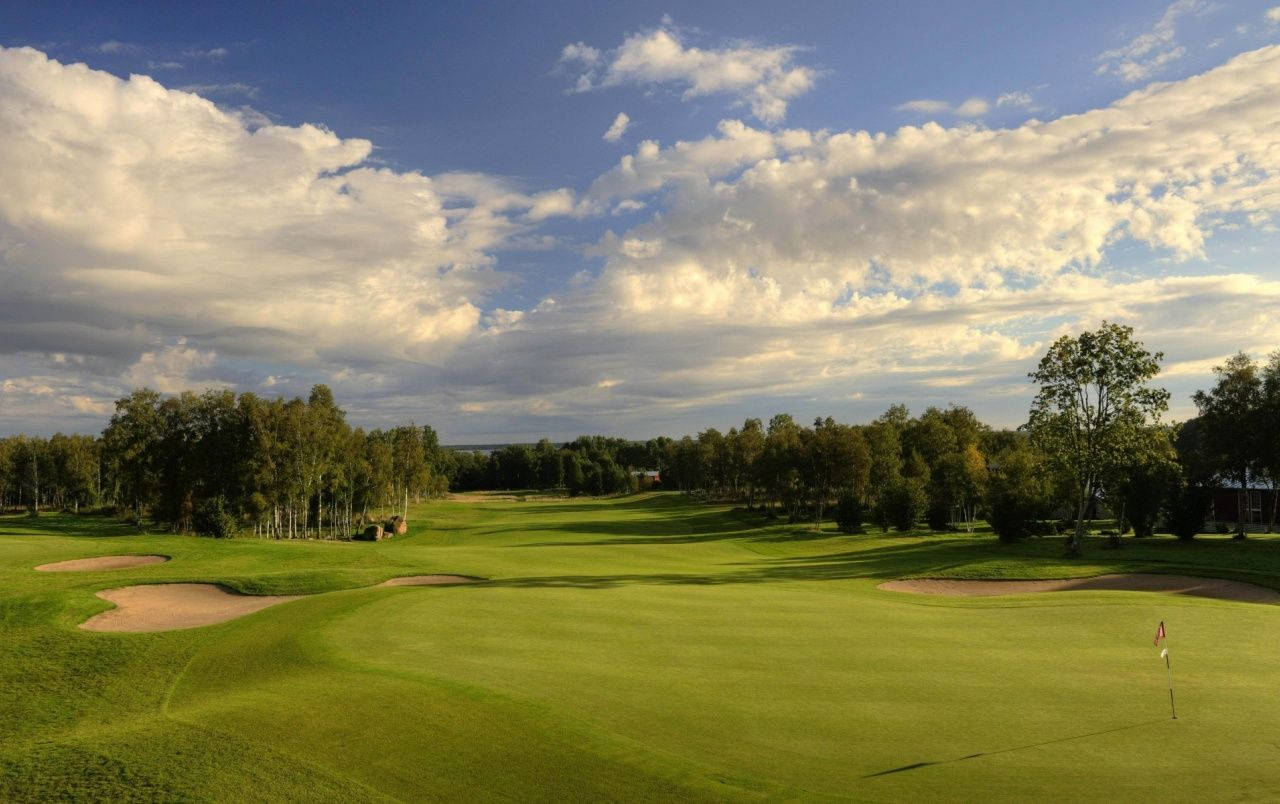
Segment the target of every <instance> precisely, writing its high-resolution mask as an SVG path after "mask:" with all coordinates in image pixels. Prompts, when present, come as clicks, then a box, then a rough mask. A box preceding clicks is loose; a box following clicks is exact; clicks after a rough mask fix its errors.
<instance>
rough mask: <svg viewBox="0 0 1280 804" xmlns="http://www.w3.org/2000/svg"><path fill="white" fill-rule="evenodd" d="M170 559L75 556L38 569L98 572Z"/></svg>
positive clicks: (44, 570)
mask: <svg viewBox="0 0 1280 804" xmlns="http://www.w3.org/2000/svg"><path fill="white" fill-rule="evenodd" d="M168 560H169V557H168V556H98V557H97V558H73V559H71V560H70V561H55V562H54V563H52V564H41V565H40V566H38V567H36V569H38V570H39V571H41V572H97V571H99V570H117V569H128V568H129V567H145V566H146V565H148V564H163V563H164V562H166V561H168Z"/></svg>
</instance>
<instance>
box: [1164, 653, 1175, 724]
mask: <svg viewBox="0 0 1280 804" xmlns="http://www.w3.org/2000/svg"><path fill="white" fill-rule="evenodd" d="M1164 666H1165V669H1166V670H1168V671H1169V710H1170V711H1171V712H1173V719H1174V720H1177V719H1178V710H1177V708H1176V707H1174V705H1173V665H1171V664H1169V636H1168V635H1167V634H1166V635H1165V638H1164Z"/></svg>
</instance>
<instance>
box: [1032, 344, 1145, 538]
mask: <svg viewBox="0 0 1280 804" xmlns="http://www.w3.org/2000/svg"><path fill="white" fill-rule="evenodd" d="M1163 359H1164V355H1163V354H1162V353H1159V352H1156V353H1154V354H1153V353H1151V352H1148V351H1147V350H1146V349H1145V348H1143V345H1142V344H1141V343H1140V342H1138V341H1136V340H1134V338H1133V329H1132V328H1131V327H1126V326H1122V325H1120V324H1111V323H1107V322H1103V324H1102V326H1101V327H1100V328H1099V329H1097V330H1096V331H1093V332H1083V333H1081V334H1080V335H1079V336H1077V337H1075V338H1072V337H1069V336H1065V335H1064V336H1063V337H1061V338H1059V339H1058V340H1057V341H1055V342H1054V343H1053V345H1052V346H1050V347H1049V351H1048V353H1047V354H1046V355H1045V356H1044V357H1043V358H1042V359H1041V360H1040V364H1039V366H1038V367H1037V368H1036V370H1035V371H1033V372H1031V374H1030V376H1031V378H1032V379H1033V380H1035V382H1036V384H1037V385H1039V391H1038V393H1037V394H1036V397H1035V400H1034V401H1033V402H1032V405H1031V416H1030V420H1029V421H1028V423H1027V428H1028V430H1030V432H1031V437H1032V439H1033V440H1034V441H1035V443H1036V444H1037V445H1038V446H1039V447H1040V448H1041V451H1042V452H1043V453H1044V454H1045V455H1046V456H1048V458H1049V460H1050V461H1051V462H1052V463H1054V464H1056V466H1057V468H1058V469H1060V470H1061V471H1062V472H1063V474H1064V475H1065V476H1066V477H1068V478H1069V479H1070V481H1071V485H1072V492H1073V496H1074V497H1075V500H1074V503H1075V509H1076V511H1075V528H1074V529H1073V531H1072V533H1071V535H1070V536H1069V537H1068V538H1067V542H1066V552H1067V555H1070V556H1078V555H1080V552H1081V547H1082V545H1083V542H1084V517H1085V512H1086V508H1087V506H1088V504H1089V501H1090V500H1091V499H1092V498H1093V495H1094V494H1095V493H1096V492H1097V490H1098V486H1099V482H1100V480H1101V478H1102V476H1103V474H1104V473H1105V472H1106V471H1107V470H1108V468H1109V467H1110V466H1112V465H1113V464H1115V463H1116V462H1117V461H1120V460H1122V459H1123V457H1124V456H1125V455H1126V454H1127V453H1128V452H1129V451H1130V450H1132V449H1133V444H1134V441H1135V439H1137V438H1138V436H1139V433H1141V431H1142V428H1144V427H1147V426H1150V425H1153V424H1156V423H1158V422H1159V419H1160V414H1161V413H1163V412H1164V411H1165V410H1166V409H1167V408H1168V406H1169V392H1168V391H1166V390H1164V389H1163V388H1154V387H1151V386H1150V385H1148V382H1149V381H1150V380H1151V379H1153V378H1154V377H1155V376H1156V375H1157V374H1158V373H1159V372H1160V361H1161V360H1163Z"/></svg>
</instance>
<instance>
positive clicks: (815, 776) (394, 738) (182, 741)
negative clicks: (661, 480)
mask: <svg viewBox="0 0 1280 804" xmlns="http://www.w3.org/2000/svg"><path fill="white" fill-rule="evenodd" d="M410 521H411V523H412V527H413V532H412V533H411V535H409V536H408V537H404V538H401V539H396V540H392V541H389V542H381V543H377V544H362V543H319V542H294V543H289V542H268V541H257V540H252V539H237V540H231V541H212V540H205V539H198V538H192V537H180V536H169V535H154V534H152V535H138V534H137V533H136V532H134V531H132V530H131V529H130V528H128V527H126V526H120V525H115V524H112V523H110V522H108V521H106V520H102V519H97V518H91V517H78V518H77V517H70V516H49V515H46V516H42V517H41V518H39V519H38V520H29V519H26V518H24V517H16V516H15V517H0V800H6V801H7V800H13V799H16V800H25V799H40V798H60V799H67V798H71V799H76V798H80V799H95V800H97V799H104V798H115V799H136V800H147V801H154V800H166V799H217V800H257V801H280V800H298V799H306V800H331V801H339V800H341V801H353V800H382V799H400V800H423V799H449V800H458V799H466V800H471V799H481V800H488V799H504V798H505V799H520V800H528V799H546V800H565V799H572V800H601V799H632V800H654V799H695V800H696V799H796V798H800V799H833V798H841V799H856V800H905V799H917V800H918V799H920V798H922V797H923V798H928V799H950V800H968V801H971V800H978V799H999V800H1027V799H1037V800H1063V799H1108V800H1115V799H1137V800H1155V799H1170V798H1171V799H1175V800H1206V799H1208V800H1225V799H1230V800H1241V799H1244V800H1268V799H1271V800H1274V799H1276V798H1278V797H1280V696H1277V695H1276V689H1277V688H1280V671H1278V670H1277V668H1276V660H1277V657H1278V656H1280V654H1278V653H1277V648H1276V645H1277V641H1276V631H1277V625H1280V609H1278V608H1276V607H1271V606H1262V605H1254V604H1244V603H1230V602H1225V601H1215V600H1204V599H1198V598H1187V597H1176V596H1170V595H1158V594H1142V593H1124V592H1070V593H1055V594H1049V595H1040V596H1024V597H1001V598H970V599H949V598H934V597H923V596H911V595H904V594H898V593H891V592H883V591H880V590H878V589H876V588H875V587H876V584H877V583H879V582H880V581H882V580H886V579H890V578H898V577H907V576H930V577H943V576H950V577H1011V578H1032V577H1064V576H1077V575H1092V574H1098V573H1101V572H1112V571H1135V570H1140V571H1157V572H1176V573H1185V574H1199V575H1207V576H1219V577H1235V578H1242V579H1247V580H1252V581H1254V582H1257V583H1262V584H1265V585H1268V586H1272V587H1275V588H1280V540H1277V539H1273V538H1270V537H1259V538H1254V539H1250V540H1248V541H1246V542H1243V543H1238V542H1232V541H1230V540H1229V539H1227V538H1216V537H1206V538H1202V539H1199V540H1197V541H1195V542H1192V543H1180V542H1176V541H1174V540H1171V539H1167V538H1158V539H1151V540H1144V541H1141V542H1138V541H1133V540H1128V539H1126V543H1125V546H1124V547H1123V548H1121V549H1119V550H1108V549H1105V548H1104V547H1103V546H1102V542H1103V540H1101V539H1096V540H1091V541H1090V543H1089V544H1088V545H1087V550H1088V552H1087V557H1086V558H1085V559H1083V560H1081V561H1074V562H1073V561H1066V560H1064V559H1062V558H1060V557H1059V554H1060V552H1061V542H1060V541H1059V540H1056V539H1046V540H1033V541H1031V542H1027V543H1024V544H1019V545H1004V544H1000V543H999V542H997V541H995V540H994V539H993V538H992V537H991V536H990V535H989V534H983V533H979V534H975V535H974V536H972V537H970V536H966V535H964V534H937V535H929V534H920V535H914V536H902V535H896V534H890V535H888V536H885V535H881V534H866V535H854V536H844V535H840V534H836V533H831V532H824V533H812V532H809V531H808V530H807V528H806V527H805V526H802V525H795V526H791V525H783V524H777V523H768V522H766V521H765V520H763V519H762V518H760V517H759V516H756V515H751V514H746V513H743V512H738V511H732V510H729V509H727V508H725V507H712V506H703V505H697V504H694V503H690V502H688V501H686V500H684V499H682V498H680V497H679V496H677V495H673V494H654V495H643V496H637V497H628V498H621V499H614V500H603V501H601V500H585V501H577V500H573V501H571V500H553V501H542V502H533V501H529V502H512V501H497V500H495V501H489V502H484V503H479V504H474V503H454V502H438V503H431V504H425V505H422V506H420V507H419V508H418V509H417V510H415V511H412V512H411V516H410ZM110 553H162V554H165V555H169V556H171V557H172V558H173V560H172V561H170V562H168V563H166V564H161V565H154V566H150V567H143V568H138V569H133V570H121V571H114V572H101V573H37V572H34V571H32V569H31V568H32V567H34V566H35V565H37V564H41V563H45V562H49V561H58V560H63V559H69V558H81V557H88V556H95V555H104V554H110ZM432 572H447V573H459V574H464V575H477V576H483V577H487V578H491V579H492V580H491V581H489V582H487V583H484V584H479V585H474V586H463V587H448V588H443V587H441V588H421V587H417V588H413V587H400V588H370V587H372V585H373V584H376V583H378V582H380V581H382V580H385V579H386V578H389V577H392V576H395V575H405V574H418V573H432ZM163 581H216V582H219V583H225V584H227V585H229V586H232V587H234V588H237V589H240V590H242V591H246V592H268V593H299V592H316V593H319V592H324V593H326V594H318V595H316V596H315V597H309V598H305V599H302V600H299V601H296V602H293V603H287V604H283V605H280V606H276V607H273V608H271V609H267V610H265V611H262V612H259V613H257V614H254V615H251V616H249V617H246V618H243V619H241V620H236V621H233V622H230V623H225V624H222V625H217V626H211V627H207V628H198V629H192V630H187V631H174V632H168V633H159V634H109V633H89V632H83V631H80V630H78V629H77V628H76V625H77V624H78V623H79V622H81V621H82V620H84V619H85V618H86V617H88V616H90V615H91V614H93V613H95V612H97V611H101V610H103V609H104V608H106V607H107V606H108V604H107V603H105V602H103V601H101V600H99V599H98V598H96V597H95V596H94V595H93V593H94V592H95V591H97V590H100V589H104V588H110V587H113V586H122V585H127V584H130V583H137V582H163ZM1160 620H1164V621H1165V622H1166V625H1167V626H1168V629H1169V637H1170V640H1171V653H1172V656H1173V659H1174V669H1175V673H1176V679H1177V683H1178V696H1179V698H1178V703H1179V712H1180V719H1179V720H1177V721H1171V720H1170V719H1169V717H1168V700H1167V693H1166V691H1165V675H1164V668H1163V666H1162V665H1161V663H1160V662H1159V660H1158V655H1157V651H1156V649H1155V648H1153V647H1152V645H1151V641H1150V640H1151V638H1152V636H1153V634H1154V630H1155V625H1156V623H1157V622H1158V621H1160Z"/></svg>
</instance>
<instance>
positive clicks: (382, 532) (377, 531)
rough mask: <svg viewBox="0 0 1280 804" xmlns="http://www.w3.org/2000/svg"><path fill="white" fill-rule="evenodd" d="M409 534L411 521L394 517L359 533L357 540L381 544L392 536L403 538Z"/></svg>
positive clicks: (356, 536)
mask: <svg viewBox="0 0 1280 804" xmlns="http://www.w3.org/2000/svg"><path fill="white" fill-rule="evenodd" d="M408 532H409V521H408V520H407V519H405V518H404V517H402V516H393V517H391V518H390V519H388V520H387V521H386V522H383V523H382V524H381V525H379V524H377V523H374V524H372V525H369V526H368V527H366V528H365V529H364V532H362V533H357V534H356V535H355V537H354V538H355V539H357V540H358V541H362V542H380V541H382V540H383V539H390V538H391V537H392V536H403V535H405V534H406V533H408Z"/></svg>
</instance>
